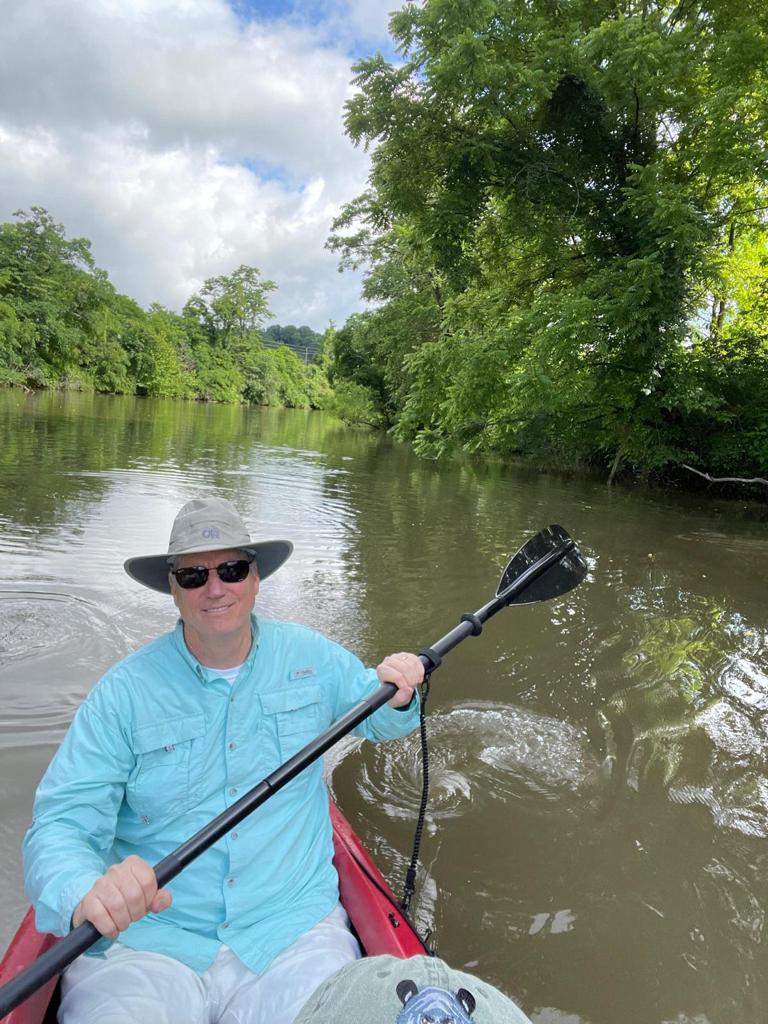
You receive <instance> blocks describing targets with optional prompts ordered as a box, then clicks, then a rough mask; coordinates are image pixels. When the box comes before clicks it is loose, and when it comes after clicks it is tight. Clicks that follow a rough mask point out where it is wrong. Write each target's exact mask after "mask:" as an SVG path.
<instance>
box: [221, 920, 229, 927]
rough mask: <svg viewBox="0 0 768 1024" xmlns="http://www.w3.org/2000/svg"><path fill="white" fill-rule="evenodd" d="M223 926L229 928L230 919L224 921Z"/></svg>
mask: <svg viewBox="0 0 768 1024" xmlns="http://www.w3.org/2000/svg"><path fill="white" fill-rule="evenodd" d="M221 927H222V928H229V921H225V922H224V923H223V924H222V926H221Z"/></svg>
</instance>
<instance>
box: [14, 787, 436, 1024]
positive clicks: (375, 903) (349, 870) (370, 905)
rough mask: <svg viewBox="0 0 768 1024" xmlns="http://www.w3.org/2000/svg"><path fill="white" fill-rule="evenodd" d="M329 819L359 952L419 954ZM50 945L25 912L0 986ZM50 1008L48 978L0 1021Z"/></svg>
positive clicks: (380, 884)
mask: <svg viewBox="0 0 768 1024" xmlns="http://www.w3.org/2000/svg"><path fill="white" fill-rule="evenodd" d="M331 820H332V822H333V844H334V848H335V856H334V864H335V865H336V870H337V871H338V873H339V888H340V890H341V902H342V903H343V904H344V908H345V909H346V911H347V913H348V914H349V918H350V920H351V922H352V927H353V928H354V929H355V932H356V933H357V937H358V938H359V940H360V944H361V945H362V947H363V949H364V950H365V953H366V954H367V955H368V956H377V955H379V954H381V953H389V954H390V955H391V956H397V957H401V958H405V957H409V956H420V955H423V954H425V953H426V949H425V948H424V944H423V943H422V941H421V939H420V938H419V937H418V935H417V934H416V932H415V931H414V930H413V927H412V926H411V924H410V923H409V922H408V920H407V919H406V918H405V917H404V916H403V914H402V912H401V910H400V908H399V907H398V905H397V901H396V899H395V896H394V895H393V893H392V890H391V889H390V887H389V886H388V885H387V883H386V881H385V879H384V876H383V875H382V874H381V872H380V871H379V869H378V868H377V867H376V865H375V864H374V862H373V861H372V860H371V858H370V856H369V855H368V852H367V851H366V849H365V847H364V846H363V844H362V843H361V842H360V840H359V839H358V837H357V836H356V835H355V833H354V832H353V831H352V826H351V825H350V824H349V822H348V821H347V820H346V818H345V817H344V815H343V814H342V813H341V811H340V810H339V809H338V807H336V805H335V804H333V803H332V804H331ZM56 941H57V940H56V938H55V936H53V935H41V934H40V932H38V931H37V930H36V929H35V925H34V919H33V914H32V910H31V909H30V910H28V911H27V914H26V916H25V917H24V920H23V921H22V922H21V924H20V926H19V929H18V931H17V932H16V934H15V935H14V937H13V939H12V940H11V944H10V946H9V947H8V950H7V951H6V954H5V956H4V957H3V960H2V963H0V985H4V984H5V983H6V982H8V981H10V980H11V978H13V977H15V975H16V974H18V972H19V971H21V970H23V969H24V968H25V967H26V966H27V965H28V964H30V963H32V961H33V960H35V959H36V958H37V957H38V956H40V955H41V954H42V953H44V952H45V951H46V950H47V949H49V948H50V947H51V946H52V945H54V943H55V942H56ZM56 1003H57V996H56V979H55V978H52V979H51V981H50V982H48V984H47V985H45V986H44V987H43V988H42V989H39V990H38V991H37V992H35V993H34V995H32V996H30V998H29V999H28V1000H27V1001H26V1002H25V1003H22V1005H21V1006H17V1007H16V1009H15V1010H11V1012H10V1013H9V1014H8V1015H7V1016H6V1017H5V1018H3V1019H4V1022H5V1024H55V1021H56Z"/></svg>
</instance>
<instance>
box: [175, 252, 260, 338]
mask: <svg viewBox="0 0 768 1024" xmlns="http://www.w3.org/2000/svg"><path fill="white" fill-rule="evenodd" d="M276 287H277V285H276V284H275V283H274V281H262V280H261V275H260V273H259V271H258V270H257V269H256V267H248V266H245V265H244V264H242V265H241V266H239V267H238V268H237V270H235V271H233V272H232V273H231V274H228V275H222V276H220V277H209V278H208V280H207V281H205V283H204V284H203V287H202V288H201V289H200V291H199V292H197V293H196V294H195V295H193V296H192V298H190V299H189V301H188V302H187V304H186V305H185V306H184V315H185V316H186V317H187V318H188V319H190V320H192V321H194V322H196V323H197V324H199V325H200V326H201V327H202V329H203V331H204V332H205V337H206V340H207V341H208V343H209V344H210V345H212V346H213V347H214V348H223V349H226V348H230V347H232V346H233V345H236V344H238V343H240V344H242V343H243V342H244V341H245V340H247V339H251V338H253V337H254V336H259V333H260V330H261V325H262V324H263V323H264V321H265V320H268V319H269V318H270V317H271V315H272V314H271V313H270V311H269V306H268V304H267V295H268V294H269V293H270V292H271V291H273V290H274V289H275V288H276Z"/></svg>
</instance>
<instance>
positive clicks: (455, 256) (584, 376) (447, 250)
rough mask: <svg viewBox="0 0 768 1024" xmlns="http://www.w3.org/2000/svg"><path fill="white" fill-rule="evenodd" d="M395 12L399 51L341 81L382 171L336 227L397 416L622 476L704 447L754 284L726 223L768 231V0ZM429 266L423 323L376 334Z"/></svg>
mask: <svg viewBox="0 0 768 1024" xmlns="http://www.w3.org/2000/svg"><path fill="white" fill-rule="evenodd" d="M390 26H391V32H392V35H393V38H394V40H395V43H396V45H397V46H398V47H399V49H400V52H401V56H402V61H401V62H400V63H398V64H392V63H389V62H387V61H385V60H384V58H382V57H381V56H380V55H377V56H375V57H372V58H368V59H366V60H363V61H361V62H360V63H359V64H358V65H357V66H356V73H357V78H356V85H357V87H358V91H357V93H356V94H355V96H354V97H353V98H352V100H350V101H349V103H348V105H347V113H346V126H347V131H348V133H349V135H350V137H351V138H352V140H353V141H354V142H355V143H356V144H362V145H366V146H371V145H375V149H374V151H373V155H372V171H371V175H370V183H369V188H368V189H367V191H366V192H365V193H364V194H363V195H362V196H360V197H358V199H356V200H354V201H353V202H352V203H350V204H348V206H347V207H346V209H345V210H344V212H343V214H342V216H341V217H340V218H339V221H338V222H337V225H336V232H335V234H334V236H332V238H331V242H330V244H331V245H332V247H334V248H335V249H337V250H339V251H340V252H341V253H342V259H343V261H344V262H346V263H347V264H353V263H354V262H355V261H357V262H359V263H364V264H366V265H367V267H368V277H367V280H366V288H367V289H369V290H370V292H371V293H372V295H377V296H378V297H379V300H380V302H381V305H380V307H379V308H378V309H376V310H375V312H374V314H373V315H372V316H371V317H370V318H369V323H368V325H367V327H366V329H365V330H364V331H363V335H364V336H361V334H360V329H359V328H360V324H359V322H358V323H356V324H355V325H354V326H353V332H355V333H356V335H357V337H356V340H355V345H354V349H355V351H357V352H359V353H363V354H364V356H368V355H369V354H370V355H371V357H372V360H373V362H374V368H373V369H371V368H368V370H367V371H366V372H368V373H369V374H373V373H374V372H375V371H378V372H379V373H380V374H381V375H382V377H387V375H388V374H389V375H390V376H391V374H392V368H391V367H388V366H387V358H388V357H391V358H392V360H393V362H394V363H395V364H396V365H399V366H400V367H401V368H402V369H403V378H402V381H401V384H400V386H399V387H398V386H394V387H393V386H391V385H389V384H388V385H387V388H386V397H387V400H388V401H390V402H393V403H394V406H395V411H394V418H395V419H396V420H397V423H398V430H399V431H400V432H401V434H402V435H403V436H408V437H411V438H414V439H415V440H416V442H417V445H420V446H421V447H422V449H423V450H425V451H426V450H429V451H431V452H440V451H446V450H449V449H450V448H451V447H452V446H456V445H461V446H464V447H468V448H473V449H478V450H495V451H504V452H512V453H523V454H529V455H533V454H535V455H538V456H542V455H543V456H545V457H547V456H548V457H549V458H551V459H554V458H557V459H563V458H564V459H568V460H569V461H573V460H585V461H592V462H597V463H600V464H603V465H605V466H606V467H609V469H610V474H611V476H612V475H613V474H614V473H615V472H616V471H618V469H619V468H620V467H621V466H622V465H623V464H627V465H629V466H632V467H634V468H636V469H638V470H643V471H647V470H653V469H658V468H661V467H664V466H667V465H670V464H674V463H676V462H679V461H682V460H686V461H688V460H691V461H693V460H696V459H697V458H698V459H702V458H705V457H706V451H705V450H704V449H703V448H701V447H697V445H699V443H700V438H699V435H698V429H697V424H698V422H699V421H701V420H702V419H706V418H707V417H709V416H711V415H712V412H713V409H716V410H717V412H718V415H721V416H722V417H724V418H725V419H727V418H728V416H731V415H733V410H732V409H730V408H729V402H730V400H729V399H727V398H726V396H725V394H724V391H723V390H722V388H721V387H720V386H719V385H718V383H717V372H716V367H717V366H718V365H720V366H722V365H724V364H728V365H729V366H730V367H731V369H733V368H734V367H733V364H734V362H738V361H739V358H740V357H738V356H737V354H736V353H737V350H738V346H739V344H742V343H743V342H744V339H745V338H746V330H747V328H746V323H745V322H744V323H743V326H742V328H738V329H737V328H736V322H737V320H739V319H741V320H742V321H744V313H745V311H746V310H747V309H750V308H753V307H754V308H757V306H755V303H754V302H753V300H752V298H751V297H748V296H746V295H744V294H741V295H739V294H738V291H739V287H738V285H737V281H736V278H735V277H734V275H733V274H732V273H730V272H729V270H728V267H729V265H731V264H732V263H733V260H734V259H736V256H735V253H734V250H733V239H732V229H733V225H734V224H737V225H738V231H737V236H736V237H737V243H736V245H737V246H738V244H739V243H738V238H739V234H738V232H742V233H743V232H744V231H745V230H747V227H748V231H749V232H752V235H753V237H754V238H755V244H756V246H757V251H758V252H760V253H762V254H763V255H764V254H765V242H766V230H765V219H764V213H763V214H762V215H761V214H760V213H759V212H757V211H759V210H760V208H761V207H763V208H764V205H765V204H764V202H763V201H762V199H761V197H763V196H764V194H765V192H764V190H765V185H766V182H767V181H768V153H767V151H766V147H765V138H766V135H768V124H767V121H768V8H766V6H765V5H764V4H762V3H755V2H750V0H746V2H741V0H740V2H738V3H737V2H736V0H701V2H699V0H692V2H684V3H678V2H675V3H669V2H663V0H558V2H554V0H474V2H472V3H469V2H468V0H426V2H425V3H423V4H418V5H417V4H414V3H409V4H406V6H405V7H404V8H403V10H402V11H400V12H398V13H396V14H395V15H393V17H392V19H391V22H390ZM761 216H762V220H761V219H760V218H761ZM729 240H730V241H729ZM404 244H405V245H406V246H407V251H408V254H409V257H410V259H411V260H412V265H411V266H409V272H408V273H407V274H405V275H402V276H401V278H400V280H399V281H398V280H396V278H397V274H398V272H399V271H400V269H401V268H402V266H403V245H404ZM420 280H421V281H422V282H424V284H422V285H421V287H420V286H419V284H418V282H419V281H420ZM430 288H431V290H432V294H433V302H434V307H433V310H432V316H433V320H432V323H431V324H430V326H429V329H428V330H424V331H419V330H417V331H416V332H415V334H416V340H417V343H416V344H413V343H411V344H410V345H409V341H410V340H411V339H412V337H413V334H412V333H411V334H409V333H408V332H407V328H406V326H405V324H404V323H403V322H402V321H401V323H400V324H398V326H397V327H396V328H395V329H394V331H393V332H392V334H391V336H390V337H389V338H388V339H387V340H386V341H382V334H381V332H380V330H379V327H380V323H381V321H382V320H383V319H384V317H385V311H390V312H391V313H392V314H393V315H394V313H395V311H396V308H397V305H398V304H399V303H403V302H405V301H407V300H413V297H414V296H415V295H419V294H420V295H423V296H426V295H427V294H428V293H429V291H430ZM710 307H713V308H714V310H715V314H714V316H713V317H710V318H709V322H708V323H706V325H704V326H701V325H700V320H701V311H702V310H703V309H708V308H710ZM403 319H407V317H406V318H403ZM753 326H754V325H753ZM751 330H752V335H751V336H752V337H754V336H755V335H754V330H753V329H752V328H751ZM340 333H341V332H340ZM737 336H738V337H739V338H741V339H742V341H741V342H739V343H737V341H736V339H737ZM406 339H408V340H406ZM715 341H716V342H717V344H715ZM398 348H399V351H398ZM753 348H754V346H753ZM382 349H383V350H385V351H382ZM340 354H341V355H342V357H343V356H344V354H345V353H344V352H343V351H341V353H340ZM752 359H753V363H752V365H753V366H757V365H759V366H761V367H763V368H764V365H765V364H764V362H763V363H759V361H758V363H757V364H756V363H754V356H753V357H752ZM336 372H338V373H340V374H341V375H344V376H347V377H348V379H351V380H355V381H357V382H360V381H359V377H358V376H356V374H358V373H359V366H356V367H355V366H353V367H351V369H350V368H349V367H346V366H344V364H343V358H342V361H341V362H339V363H338V364H337V366H336ZM726 376H727V375H726ZM748 376H749V375H747V377H748ZM747 377H744V376H743V375H741V376H740V380H741V385H740V386H743V385H744V384H746V380H747ZM750 379H751V380H752V383H754V380H753V379H752V378H750ZM763 380H764V381H765V378H764V379H763ZM721 383H722V382H721ZM759 387H760V389H761V390H762V392H763V394H764V393H765V387H766V385H765V383H764V382H763V383H762V384H761V385H759ZM761 402H762V399H761ZM761 429H762V428H760V427H758V426H756V430H757V434H756V435H755V436H756V437H758V442H757V448H758V449H759V448H760V442H759V434H760V430H761Z"/></svg>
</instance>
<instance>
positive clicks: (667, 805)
mask: <svg viewBox="0 0 768 1024" xmlns="http://www.w3.org/2000/svg"><path fill="white" fill-rule="evenodd" d="M0 424H2V428H3V431H4V438H5V443H4V446H3V451H2V453H0V552H1V553H2V556H3V557H2V559H0V708H1V709H2V710H1V711H0V777H2V780H3V800H4V807H3V810H4V813H3V816H2V819H0V820H2V826H1V827H0V844H2V852H3V857H2V858H0V864H2V869H0V882H2V885H1V886H0V911H1V912H2V913H1V914H0V918H1V919H2V921H3V922H5V927H6V933H5V934H4V936H3V938H5V939H6V940H7V938H8V937H9V935H10V931H11V930H12V927H13V924H14V922H15V920H17V919H18V917H19V916H20V912H21V909H22V906H23V900H22V898H21V895H20V868H19V863H18V847H19V843H20V840H21V835H22V834H23V830H24V827H25V823H26V820H27V818H28V816H29V809H30V807H31V799H32V793H33V791H34V787H35V785H36V783H37V780H38V778H39V776H40V774H41V773H42V771H43V769H44V767H45V764H46V763H47V761H48V760H49V758H50V756H51V754H52V752H53V749H54V747H55V744H56V743H58V741H59V740H60V738H61V735H62V733H63V730H64V728H65V727H66V725H67V723H68V722H69V720H70V719H71V716H72V714H73V713H74V710H75V708H76V706H77V704H78V703H79V702H80V700H82V697H83V696H84V694H85V693H86V692H87V691H88V689H89V688H90V686H91V685H93V683H94V682H95V680H96V679H97V678H98V676H99V675H100V674H101V673H102V672H103V671H104V669H105V668H106V667H107V666H108V665H109V664H111V663H112V662H113V661H115V660H116V659H117V658H119V657H121V656H122V655H123V654H125V653H126V652H127V651H128V650H131V649H133V648H135V647H136V646H138V645H139V644H140V643H142V642H144V641H145V640H148V639H150V638H151V637H153V636H154V635H156V634H157V632H159V631H161V630H162V629H165V628H168V627H169V626H170V625H171V624H172V623H173V620H174V616H173V610H172V608H171V607H170V606H169V602H168V601H167V599H165V598H163V597H162V595H159V594H153V593H150V592H148V591H144V590H142V589H141V588H139V587H137V586H136V585H135V584H133V583H131V581H129V580H127V578H126V577H125V576H124V574H123V572H122V568H121V565H122V561H123V559H124V558H126V557H128V556H130V555H133V554H137V553H149V552H152V551H162V550H164V549H165V545H166V542H167V536H168V530H169V528H170V524H171V521H172V518H173V515H174V513H175V512H176V511H177V509H178V507H179V506H180V505H181V504H182V503H183V502H184V501H186V500H188V499H189V498H190V497H192V496H194V495H195V494H199V493H201V492H213V493H217V494H221V495H222V496H225V497H228V498H230V499H231V500H233V501H234V502H235V503H236V504H237V505H238V506H239V507H240V508H241V510H242V511H243V513H244V515H245V517H246V519H247V520H248V521H249V522H250V523H251V524H253V525H254V527H255V532H256V533H257V534H258V535H259V536H276V537H279V536H286V537H289V538H291V539H292V540H294V542H295V543H296V551H295V554H294V556H293V558H292V559H291V560H290V561H289V562H288V563H287V564H286V566H285V568H284V569H282V570H281V571H280V573H278V574H276V575H275V577H273V578H271V579H270V580H268V581H266V582H265V585H264V587H263V589H262V592H261V594H260V596H259V602H260V608H261V610H262V613H263V614H267V615H274V616H277V617H284V618H290V619H293V620H297V621H301V622H304V623H307V624H309V625H312V626H315V627H317V628H319V629H322V630H323V631H324V632H325V633H327V634H329V635H330V636H332V637H334V638H336V639H338V640H340V641H341V642H343V643H345V644H347V645H348V646H350V647H352V648H353V649H354V650H355V651H356V652H357V653H358V654H360V655H361V657H362V658H363V659H364V660H365V661H367V662H368V663H374V664H375V662H376V661H377V660H378V658H379V657H380V656H381V655H382V654H383V653H386V652H387V651H390V650H403V649H413V648H418V647H420V646H422V645H424V644H427V643H430V642H432V641H434V640H435V639H436V638H437V637H439V636H441V635H443V634H444V633H445V632H446V631H447V630H448V629H450V628H451V627H452V626H453V625H454V624H455V623H456V622H457V621H458V618H459V615H460V614H461V613H462V612H464V611H472V610H474V609H475V608H477V607H479V606H480V605H481V604H483V603H484V602H485V601H487V600H489V599H490V597H491V596H492V595H493V593H494V591H495V587H496V583H497V580H498V575H499V573H500V571H501V569H502V568H503V566H504V565H505V563H506V561H507V559H508V557H509V556H510V555H511V554H512V553H513V552H514V551H515V550H516V549H517V548H518V547H519V546H520V544H522V543H523V542H524V541H525V540H526V539H527V538H528V537H529V536H530V535H532V534H533V533H535V532H536V531H537V530H538V529H540V528H541V527H542V526H545V525H547V524H549V523H561V524H562V525H563V526H565V527H566V529H568V531H569V532H570V533H571V534H572V535H573V536H574V537H575V538H576V539H577V541H579V543H580V545H581V547H582V550H583V552H584V554H585V556H586V558H587V560H588V564H589V569H590V572H589V576H588V578H587V580H586V581H585V583H584V584H583V585H582V586H581V587H579V588H578V589H576V590H575V591H572V592H571V593H570V594H568V595H566V596H565V597H564V598H562V599H560V600H558V601H555V602H551V603H545V604H540V605H534V606H530V607H523V608H515V609H509V610H508V611H505V612H503V613H501V614H500V615H499V616H497V617H496V618H495V619H494V620H493V621H492V622H490V623H489V624H488V625H487V626H486V628H485V630H484V633H483V636H482V637H481V638H478V639H472V640H468V641H466V642H465V643H464V644H462V645H460V647H458V648H457V649H456V650H455V651H454V652H452V653H451V654H450V656H449V657H448V658H446V661H445V664H444V665H443V666H442V667H441V668H440V670H439V672H438V673H436V674H435V677H434V681H433V686H432V693H431V696H430V699H429V719H430V723H431V724H430V730H431V736H432V739H431V751H432V776H433V800H432V804H431V807H430V810H429V814H428V820H427V829H426V834H425V840H424V848H423V859H422V868H421V872H420V882H421V886H420V890H419V893H418V895H417V899H416V905H415V915H416V918H417V920H418V921H419V922H420V924H422V925H423V926H424V927H430V928H433V929H434V934H435V937H436V940H437V943H438V948H439V951H440V953H441V954H442V955H443V956H444V957H445V958H446V959H448V960H449V961H450V962H452V963H453V964H455V965H456V966H457V967H466V968H467V969H469V970H471V971H475V972H476V973H479V974H481V975H483V976H485V977H487V978H488V979H489V980H490V981H492V982H494V983H496V984H498V985H500V986H501V987H502V988H504V989H505V990H506V991H508V992H509V993H510V994H511V995H512V996H514V997H516V998H517V999H518V1000H519V1001H520V1003H521V1005H523V1006H524V1007H525V1009H526V1010H527V1011H528V1012H529V1014H530V1015H531V1017H532V1019H533V1020H534V1021H535V1024H615V1022H616V1021H621V1022H622V1024H726V1022H727V1024H731V1021H733V1020H734V1019H737V1020H739V1021H740V1022H742V1024H761V1022H762V1020H763V1019H764V1007H765V1005H766V1004H768V978H767V976H766V971H765V956H764V952H763V949H764V935H763V933H764V905H765V897H764V893H765V881H764V880H765V877H766V873H767V872H768V861H767V859H766V858H767V857H768V853H767V852H766V843H765V839H766V834H767V833H768V769H766V753H768V751H767V750H766V745H767V744H768V717H767V716H768V676H767V675H766V672H768V667H767V666H768V633H767V632H766V624H765V598H764V594H765V581H766V578H768V539H766V533H765V524H764V521H763V519H762V518H761V516H760V515H755V514H753V513H752V511H751V510H750V509H749V508H743V507H742V506H739V505H738V504H736V503H730V504H727V503H718V504H715V503H713V502H712V500H711V499H708V498H707V497H706V496H701V495H699V496H674V495H667V494H663V493H660V492H657V493H654V492H650V491H644V490H642V489H636V490H633V491H628V490H620V489H614V490H613V491H611V492H609V491H606V490H605V488H603V487H602V486H600V485H599V484H597V483H595V482H594V481H589V480H580V479H578V478H574V477H570V478H568V477H561V476H552V475H545V474H536V473H533V472H531V471H530V470H525V471H523V470H519V469H515V468H511V467H505V466H502V465H486V466H483V465H476V464H473V463H471V462H457V463H448V464H432V463H425V462H421V461H419V460H417V459H415V458H414V457H413V455H412V454H411V453H409V452H408V451H407V450H405V449H403V448H401V447H399V446H396V445H394V444H393V443H392V442H391V440H390V439H388V438H386V437H384V438H382V437H377V436H375V435H370V434H365V433H357V432H351V431H348V430H345V429H344V428H342V427H341V426H340V425H339V424H338V423H336V422H334V421H333V420H331V419H329V418H327V417H324V416H322V415H318V414H308V413H299V412H295V413H293V412H287V411H283V410H258V409H255V410H248V409H240V408H234V407H231V408H225V407H214V406H200V405H194V404H192V403H181V402H179V403H172V402H161V401H150V400H133V399H106V398H95V397H93V396H82V395H56V394H48V395H32V396H26V395H22V394H19V393H10V392H8V393H3V392H0ZM418 763H419V754H418V744H417V742H416V740H415V738H413V737H409V738H407V739H405V740H403V741H399V742H397V743H393V744H389V745H385V746H382V747H372V746H369V745H362V746H361V745H359V744H358V743H355V742H349V743H346V744H344V746H343V749H342V750H340V751H337V752H336V753H335V754H334V756H333V759H332V763H331V765H330V767H331V770H332V776H331V782H332V786H333V789H334V792H335V793H336V795H337V796H338V798H339V800H340V802H341V804H342V806H343V809H344V810H345V812H346V813H347V814H348V815H349V817H350V819H351V821H352V823H353V825H354V826H355V827H356V828H357V830H358V831H359V833H360V834H361V836H362V838H363V839H364V840H365V842H366V843H367V844H368V846H369V848H370V849H371V851H372V853H373V854H374V856H375V857H376V858H377V860H378V861H379V863H380V864H381V865H382V867H383V868H384V869H385V871H386V873H387V874H388V876H389V877H390V878H391V880H392V882H393V884H395V885H396V886H399V884H400V882H399V879H401V878H402V877H403V874H404V870H405V866H406V864H407V860H408V856H409V852H410V842H411V835H412V829H413V822H414V815H415V810H416V808H417V806H418V799H419V767H418Z"/></svg>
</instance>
